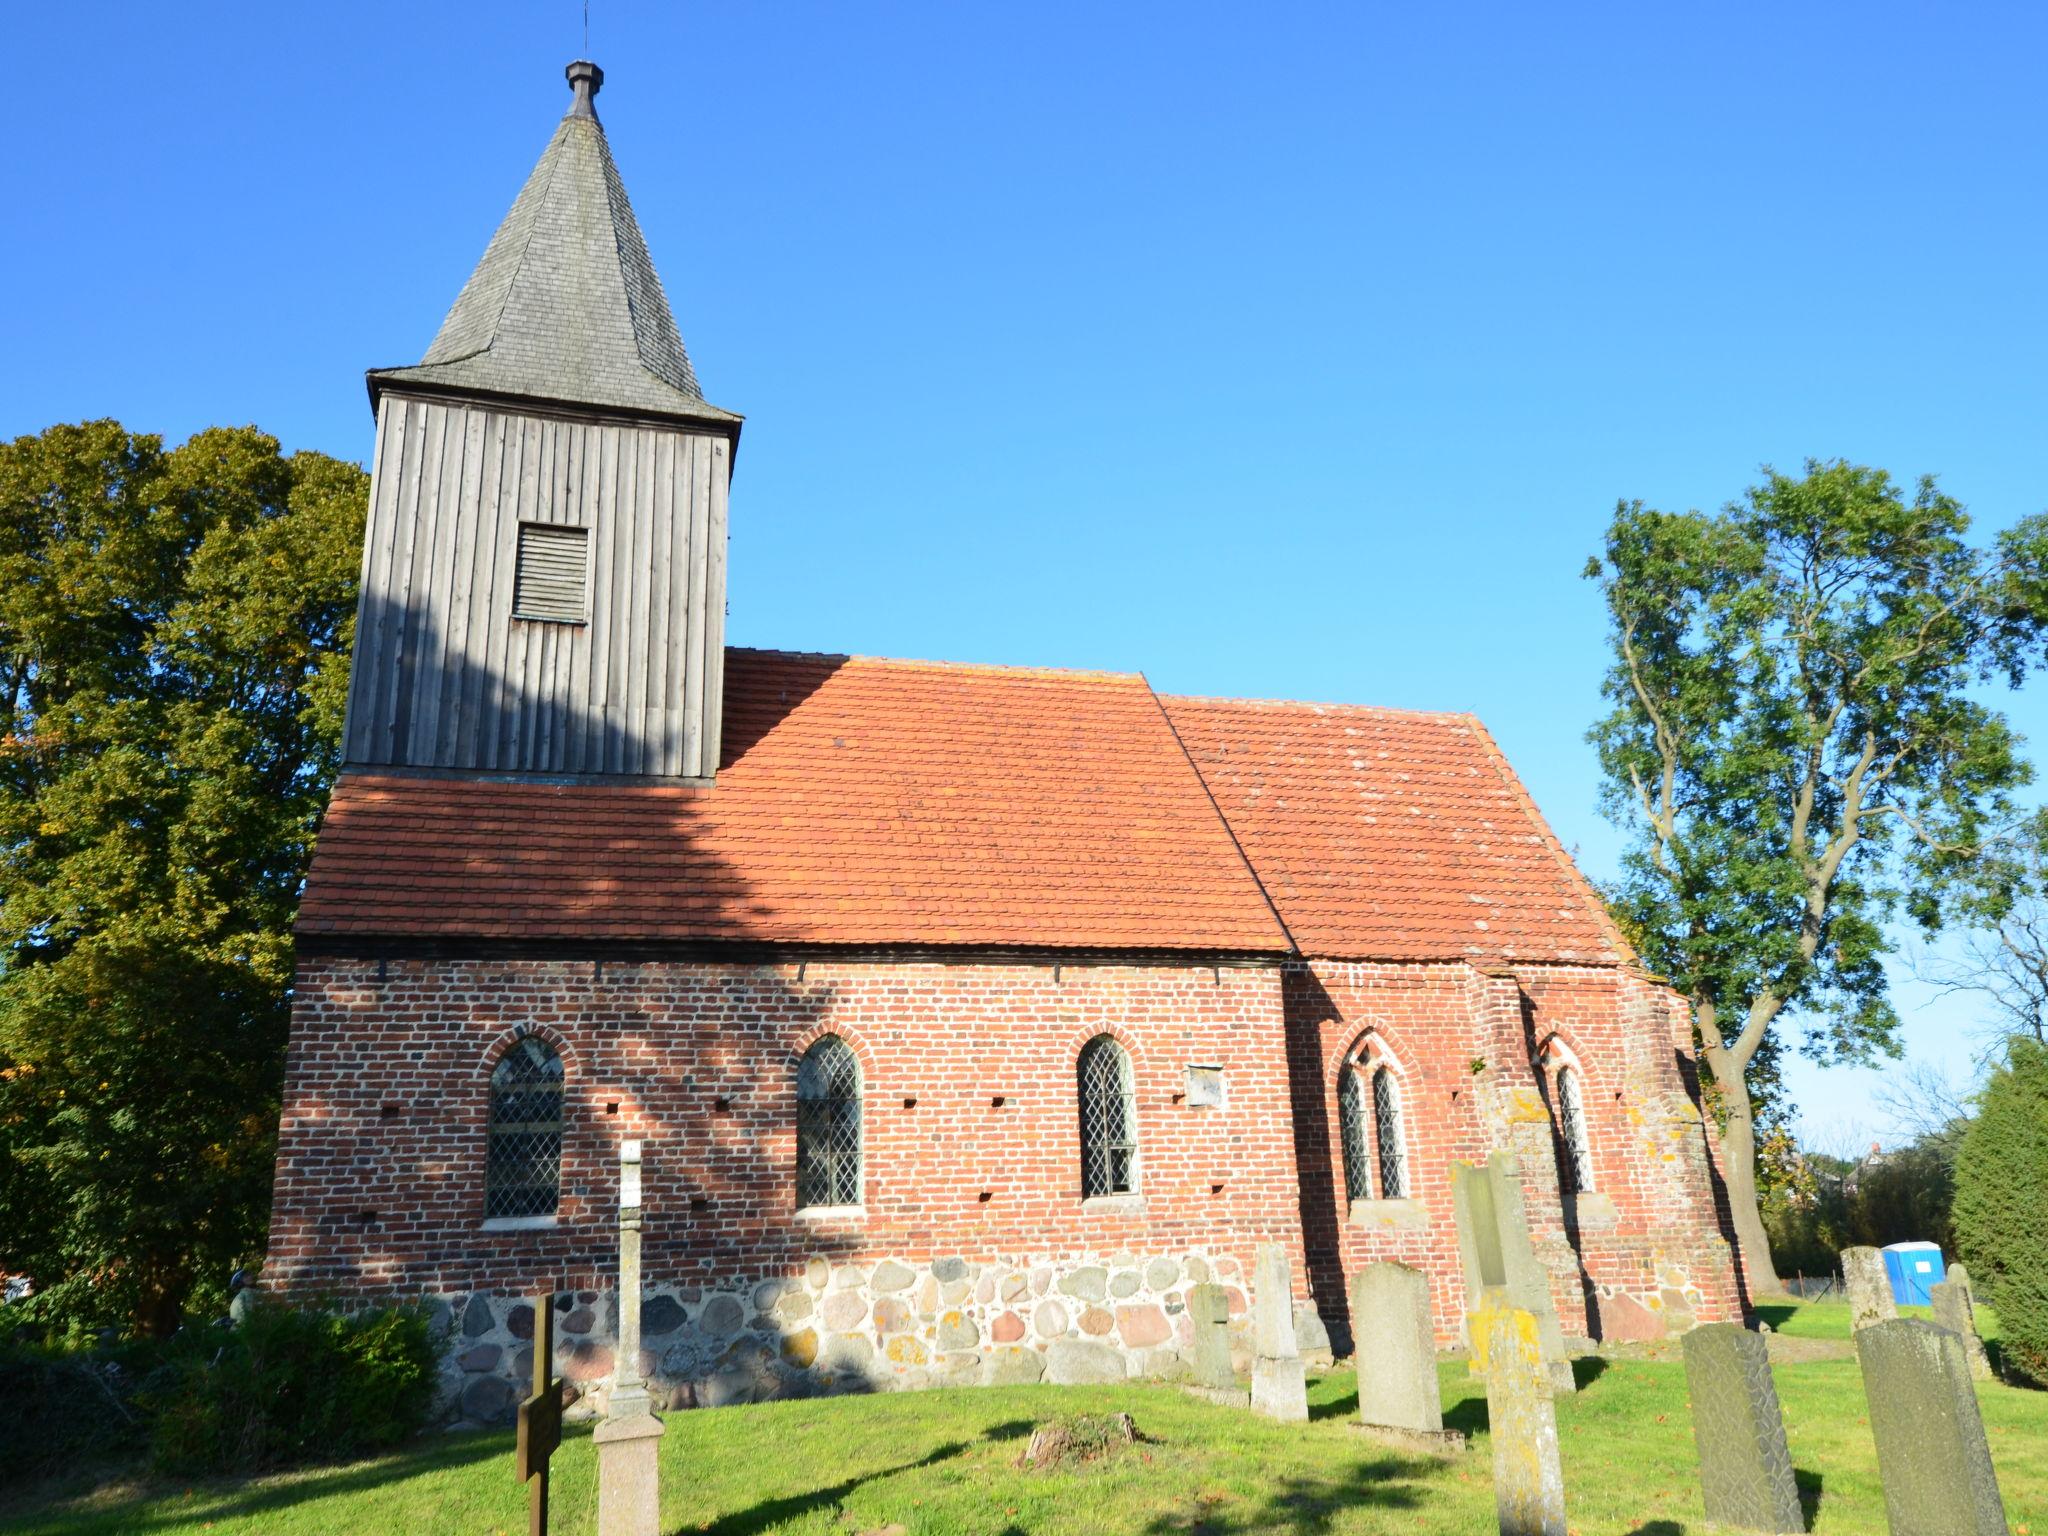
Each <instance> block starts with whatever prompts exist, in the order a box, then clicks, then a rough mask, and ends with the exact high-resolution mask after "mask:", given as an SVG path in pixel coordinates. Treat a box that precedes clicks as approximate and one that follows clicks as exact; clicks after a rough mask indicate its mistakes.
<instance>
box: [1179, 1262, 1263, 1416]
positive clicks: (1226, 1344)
mask: <svg viewBox="0 0 2048 1536" xmlns="http://www.w3.org/2000/svg"><path fill="white" fill-rule="evenodd" d="M1188 1321H1189V1322H1190V1323H1191V1324H1192V1325H1193V1326H1194V1330H1195V1342H1194V1349H1193V1351H1192V1355H1193V1359H1192V1360H1191V1361H1190V1363H1189V1369H1190V1373H1191V1375H1192V1378H1193V1379H1192V1381H1191V1382H1190V1383H1189V1387H1190V1390H1191V1391H1193V1392H1194V1393H1195V1394H1196V1395H1197V1396H1199V1397H1206V1398H1208V1399H1210V1400H1211V1401H1212V1402H1225V1403H1234V1404H1237V1405H1239V1406H1242V1405H1243V1404H1244V1403H1246V1402H1247V1401H1249V1399H1248V1398H1247V1396H1246V1394H1245V1392H1244V1389H1243V1388H1242V1387H1240V1386H1238V1384H1237V1372H1236V1371H1235V1370H1233V1369H1231V1365H1230V1298H1229V1294H1228V1293H1227V1292H1226V1291H1225V1290H1224V1289H1223V1287H1222V1286H1220V1285H1215V1284H1206V1285H1197V1286H1191V1287H1189V1289H1188Z"/></svg>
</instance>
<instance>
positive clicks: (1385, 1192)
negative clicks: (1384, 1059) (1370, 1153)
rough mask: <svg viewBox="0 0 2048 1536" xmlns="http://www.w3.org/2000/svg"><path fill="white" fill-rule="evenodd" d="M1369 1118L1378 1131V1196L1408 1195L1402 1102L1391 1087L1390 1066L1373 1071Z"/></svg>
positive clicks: (1388, 1197)
mask: <svg viewBox="0 0 2048 1536" xmlns="http://www.w3.org/2000/svg"><path fill="white" fill-rule="evenodd" d="M1372 1119H1373V1124H1374V1126H1376V1127H1377V1128H1378V1131H1379V1155H1380V1198H1381V1199H1382V1200H1405V1199H1406V1198H1407V1197H1408V1154H1407V1153H1406V1152H1405V1151H1404V1150H1403V1148H1402V1143H1401V1101H1400V1098H1399V1097H1398V1096H1397V1094H1396V1092H1395V1089H1394V1074H1393V1071H1392V1069H1391V1068H1389V1067H1387V1066H1385V1065H1381V1066H1378V1067H1375V1068H1374V1069H1373V1074H1372Z"/></svg>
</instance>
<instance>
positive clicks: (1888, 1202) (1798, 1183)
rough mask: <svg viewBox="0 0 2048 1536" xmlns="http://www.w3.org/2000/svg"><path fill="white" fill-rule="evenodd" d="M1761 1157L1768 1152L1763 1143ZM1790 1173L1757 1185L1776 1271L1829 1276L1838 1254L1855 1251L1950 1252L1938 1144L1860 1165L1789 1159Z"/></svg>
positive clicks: (1946, 1185)
mask: <svg viewBox="0 0 2048 1536" xmlns="http://www.w3.org/2000/svg"><path fill="white" fill-rule="evenodd" d="M1763 1151H1764V1153H1765V1155H1766V1158H1769V1157H1770V1155H1771V1154H1772V1153H1773V1151H1774V1148H1773V1146H1772V1144H1771V1142H1770V1141H1769V1140H1766V1142H1765V1145H1764V1148H1763ZM1794 1167H1795V1169H1796V1171H1795V1172H1792V1173H1791V1174H1789V1175H1780V1176H1779V1177H1778V1178H1777V1179H1776V1180H1766V1181H1765V1182H1764V1183H1763V1218H1764V1229H1765V1230H1766V1231H1767V1232H1768V1233H1769V1234H1770V1238H1771V1255H1772V1257H1773V1258H1774V1259H1775V1260H1776V1261H1777V1264H1778V1266H1779V1268H1780V1269H1781V1270H1783V1271H1786V1272H1791V1271H1795V1270H1796V1271H1798V1272H1799V1273H1801V1274H1807V1275H1828V1274H1832V1273H1834V1271H1835V1269H1836V1266H1837V1264H1838V1263H1839V1261H1840V1257H1841V1252H1842V1250H1843V1249H1844V1248H1850V1247H1858V1246H1862V1247H1871V1248H1883V1247H1886V1246H1888V1245H1889V1244H1892V1243H1906V1242H1930V1243H1938V1244H1939V1245H1940V1246H1941V1248H1942V1251H1943V1252H1945V1253H1954V1252H1955V1251H1956V1240H1955V1229H1954V1226H1953V1223H1952V1219H1951V1215H1952V1205H1953V1201H1954V1197H1955V1149H1954V1146H1953V1144H1952V1143H1950V1142H1949V1141H1947V1140H1945V1139H1944V1138H1940V1137H1922V1138H1921V1139H1919V1140H1917V1141H1914V1142H1912V1143H1911V1144H1909V1145H1907V1146H1904V1147H1900V1148H1898V1149H1897V1150H1895V1151H1892V1152H1887V1153H1885V1154H1883V1155H1882V1156H1879V1157H1873V1158H1871V1159H1868V1160H1866V1161H1864V1162H1862V1163H1850V1162H1846V1161H1844V1160H1842V1159H1840V1158H1833V1157H1826V1156H1821V1155H1817V1154H1814V1153H1801V1154H1795V1163H1794Z"/></svg>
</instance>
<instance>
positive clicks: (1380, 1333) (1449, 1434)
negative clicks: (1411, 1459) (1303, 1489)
mask: <svg viewBox="0 0 2048 1536" xmlns="http://www.w3.org/2000/svg"><path fill="white" fill-rule="evenodd" d="M1351 1337H1352V1339H1353V1341H1354V1344H1355V1348H1356V1354H1355V1355H1354V1359H1355V1360H1356V1362H1357V1365H1358V1422H1359V1424H1360V1426H1361V1427H1363V1428H1364V1429H1366V1430H1368V1431H1370V1432H1371V1433H1372V1434H1373V1436H1374V1438H1376V1439H1380V1440H1385V1441H1389V1442H1391V1443H1398V1444H1401V1445H1403V1446H1406V1447H1412V1448H1414V1449H1417V1450H1428V1451H1435V1452H1439V1453H1448V1452H1454V1451H1458V1450H1462V1449H1463V1448H1464V1444H1465V1437H1464V1436H1463V1435H1461V1434H1458V1433H1457V1432H1456V1431H1455V1430H1446V1429H1445V1428H1444V1408H1443V1396H1442V1393H1441V1392H1440V1391H1439V1390H1438V1387H1437V1378H1436V1336H1435V1331H1434V1330H1433V1329H1432V1328H1431V1326H1430V1318H1429V1276H1427V1275H1425V1274H1424V1273H1423V1272H1422V1271H1421V1270H1419V1269H1410V1268H1409V1267H1408V1266H1407V1265H1406V1264H1384V1263H1379V1264H1368V1265H1366V1266H1365V1267H1364V1268H1363V1269H1361V1270H1360V1271H1359V1272H1358V1274H1357V1275H1356V1276H1355V1277H1354V1278H1353V1279H1352V1282H1351Z"/></svg>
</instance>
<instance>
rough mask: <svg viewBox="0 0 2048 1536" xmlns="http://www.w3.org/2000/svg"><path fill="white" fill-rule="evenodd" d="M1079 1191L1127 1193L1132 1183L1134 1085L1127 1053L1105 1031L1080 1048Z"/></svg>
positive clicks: (1088, 1195)
mask: <svg viewBox="0 0 2048 1536" xmlns="http://www.w3.org/2000/svg"><path fill="white" fill-rule="evenodd" d="M1076 1071H1077V1073H1078V1075H1079V1078H1080V1087H1081V1194H1082V1196H1083V1198H1088V1199H1092V1198H1093V1197H1095V1196H1097V1195H1127V1194H1130V1193H1131V1192H1132V1191H1133V1190H1135V1189H1136V1188H1137V1187H1138V1083H1137V1075H1136V1074H1135V1073H1134V1072H1133V1071H1132V1070H1131V1053H1130V1052H1129V1051H1126V1050H1125V1049H1124V1048H1123V1047H1122V1046H1121V1045H1119V1044H1118V1043H1117V1042H1116V1041H1115V1040H1114V1039H1112V1038H1111V1037H1110V1036H1108V1035H1097V1036H1096V1037H1095V1038H1094V1039H1093V1040H1090V1041H1089V1042H1088V1043H1087V1044H1086V1045H1084V1046H1082V1047H1081V1057H1080V1060H1079V1062H1078V1063H1077V1065H1076Z"/></svg>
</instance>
